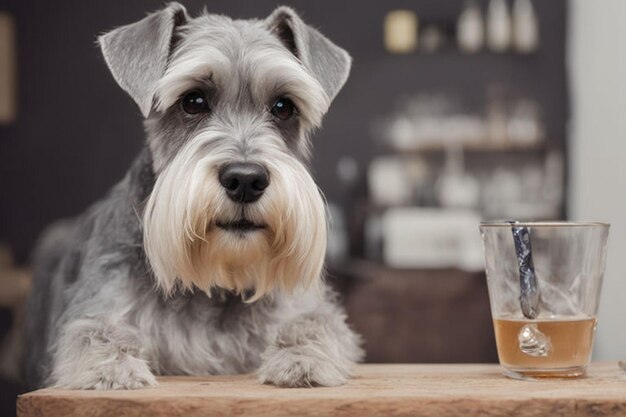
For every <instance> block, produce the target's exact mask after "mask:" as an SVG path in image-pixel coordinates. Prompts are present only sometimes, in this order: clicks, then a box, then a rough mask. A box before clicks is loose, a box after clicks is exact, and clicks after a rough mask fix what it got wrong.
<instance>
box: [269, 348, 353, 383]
mask: <svg viewBox="0 0 626 417" xmlns="http://www.w3.org/2000/svg"><path fill="white" fill-rule="evenodd" d="M258 376H259V381H261V383H263V384H272V385H276V386H278V387H284V388H297V387H315V386H324V387H335V386H338V385H343V384H345V383H346V382H347V381H348V377H349V376H350V373H349V371H348V369H346V368H345V366H343V365H342V364H338V363H334V362H333V361H332V360H330V359H327V360H323V359H321V358H317V357H311V356H308V355H306V354H303V353H301V352H298V348H296V347H291V348H285V349H281V350H279V351H276V352H273V353H272V354H271V355H267V356H266V357H265V360H264V362H263V364H262V365H261V367H260V368H259V370H258Z"/></svg>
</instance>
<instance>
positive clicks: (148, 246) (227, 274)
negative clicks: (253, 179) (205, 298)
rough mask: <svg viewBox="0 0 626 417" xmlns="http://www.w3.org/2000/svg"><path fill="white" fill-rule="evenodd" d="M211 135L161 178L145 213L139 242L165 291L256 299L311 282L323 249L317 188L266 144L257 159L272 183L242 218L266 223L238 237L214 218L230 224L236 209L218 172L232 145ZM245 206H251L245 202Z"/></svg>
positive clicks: (287, 157) (232, 152) (316, 278)
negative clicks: (218, 145) (218, 291)
mask: <svg viewBox="0 0 626 417" xmlns="http://www.w3.org/2000/svg"><path fill="white" fill-rule="evenodd" d="M215 141H216V139H215V138H210V137H205V138H203V139H201V140H198V139H197V138H196V140H193V141H192V142H191V143H190V144H188V145H187V146H185V147H184V148H183V149H182V150H181V152H180V153H179V154H178V155H176V157H175V158H174V160H172V162H171V163H170V164H169V165H168V166H167V167H166V168H165V169H164V171H163V172H161V174H160V175H159V176H158V178H157V181H156V184H155V186H154V190H153V191H152V194H151V195H150V198H149V200H148V202H147V205H146V208H145V212H144V219H143V225H144V247H145V251H146V254H147V256H148V260H149V262H150V265H151V267H152V270H153V272H154V275H155V277H156V282H157V285H158V286H159V287H160V288H161V289H162V290H163V291H164V292H165V293H166V294H171V293H172V292H174V291H176V290H193V288H194V286H195V287H197V288H199V289H201V290H203V291H205V292H207V293H210V289H211V288H213V287H220V288H225V289H229V290H233V291H236V292H239V293H241V294H243V293H244V290H247V289H252V290H253V291H254V295H253V296H252V297H251V298H249V301H254V300H256V299H258V298H260V297H262V296H263V295H265V294H268V293H271V292H272V291H274V290H281V291H288V292H290V291H293V290H294V289H297V288H307V287H310V286H311V285H316V284H317V283H318V282H319V280H320V277H321V274H322V268H323V264H324V256H325V252H326V238H327V224H326V211H325V205H324V201H323V199H322V196H321V193H320V191H319V189H318V188H317V186H316V184H315V183H314V181H313V179H312V178H311V176H310V175H309V173H308V172H307V170H306V168H305V167H304V166H303V165H302V164H301V163H300V162H299V161H297V160H296V159H295V158H293V157H292V156H290V155H288V154H287V153H286V152H284V151H282V150H281V149H279V148H280V147H279V146H276V148H275V149H265V150H264V153H265V154H266V155H267V154H271V158H264V159H263V160H260V159H257V158H255V161H259V162H262V163H263V164H264V165H265V166H266V167H267V169H268V171H269V173H270V181H271V183H270V186H269V187H268V188H267V189H266V191H265V193H264V194H263V196H262V197H261V199H260V200H259V201H258V202H256V203H254V204H251V205H246V207H245V208H244V210H245V215H246V218H248V219H250V220H251V221H254V222H255V223H263V224H266V225H267V227H266V228H265V229H262V230H257V231H252V232H247V233H245V234H238V233H236V232H235V233H233V232H229V231H225V230H222V229H220V228H218V227H217V226H216V222H217V221H222V222H224V221H234V220H237V219H238V218H239V217H240V216H241V207H240V206H239V205H236V204H234V203H233V202H231V201H230V200H228V198H227V197H226V196H225V194H224V192H223V190H222V188H221V185H220V184H219V181H218V179H217V177H218V175H217V170H218V169H219V166H220V164H222V163H224V162H225V161H232V159H233V157H234V155H236V150H235V149H228V148H224V149H212V150H210V151H209V150H205V149H209V148H211V143H212V142H215ZM248 206H249V207H248Z"/></svg>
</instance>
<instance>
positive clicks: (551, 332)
mask: <svg viewBox="0 0 626 417" xmlns="http://www.w3.org/2000/svg"><path fill="white" fill-rule="evenodd" d="M480 232H481V236H482V241H483V249H484V254H485V268H486V273H487V285H488V289H489V300H490V303H491V314H492V318H493V324H494V330H495V337H496V345H497V349H498V358H499V360H500V365H501V366H502V367H503V370H504V373H505V375H507V376H509V377H512V378H518V379H537V378H577V377H582V376H584V375H585V372H586V368H587V366H588V364H589V361H590V357H591V351H592V349H593V340H594V335H595V329H596V323H597V321H596V314H597V311H598V301H599V299H600V290H601V287H602V279H603V275H604V265H605V260H606V252H607V238H608V234H609V225H608V224H605V223H591V222H589V223H572V222H528V223H519V222H485V223H481V225H480ZM514 232H517V233H518V238H519V236H521V240H518V241H516V240H515V237H514ZM520 232H521V235H520V234H519V233H520ZM522 241H523V243H520V242H522ZM521 248H522V249H525V250H526V253H525V254H522V253H521ZM529 261H530V262H529ZM524 262H525V264H524ZM529 274H530V275H529ZM529 276H530V278H531V279H530V280H529V279H528V278H529ZM529 282H530V284H529ZM529 286H530V287H532V288H529ZM524 303H526V306H525V307H524V306H523V304H524ZM529 304H533V305H532V307H529Z"/></svg>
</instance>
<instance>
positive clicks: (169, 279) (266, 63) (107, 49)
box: [99, 3, 350, 299]
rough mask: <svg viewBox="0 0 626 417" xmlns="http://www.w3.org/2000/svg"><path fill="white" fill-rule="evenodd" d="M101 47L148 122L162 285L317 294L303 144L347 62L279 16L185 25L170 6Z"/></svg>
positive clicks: (316, 251)
mask: <svg viewBox="0 0 626 417" xmlns="http://www.w3.org/2000/svg"><path fill="white" fill-rule="evenodd" d="M99 42H100V45H101V48H102V52H103V54H104V57H105V60H106V62H107V64H108V66H109V68H110V70H111V72H112V73H113V76H114V78H115V79H116V81H117V82H118V84H119V85H120V86H121V87H122V88H123V89H124V90H125V91H126V92H127V93H128V94H129V95H130V96H131V97H132V98H133V99H134V100H135V101H136V103H137V104H138V106H139V108H140V110H141V112H142V114H143V115H144V117H145V118H146V121H145V125H146V130H147V133H148V139H147V140H148V146H149V148H150V150H151V153H152V157H153V168H154V171H155V173H156V183H155V186H154V189H153V191H152V193H151V195H150V197H149V200H148V201H147V204H146V207H145V212H144V216H143V223H144V224H143V226H144V246H145V250H146V254H147V256H148V259H149V261H150V264H151V267H152V269H153V271H154V275H155V277H156V279H157V283H158V284H159V286H160V287H161V288H162V289H164V290H165V291H166V292H168V293H169V292H172V291H174V290H176V289H179V288H180V289H191V288H193V287H198V288H200V289H202V290H204V291H207V292H208V291H210V289H211V288H212V287H221V288H227V289H232V290H235V291H239V292H241V291H243V290H245V289H254V291H255V295H254V297H253V299H256V298H258V297H260V296H262V295H264V294H266V293H269V292H271V291H273V290H276V289H280V290H288V291H289V290H293V289H294V288H296V287H298V286H308V285H311V284H312V283H315V282H317V281H318V279H319V277H320V275H321V272H322V268H323V262H324V255H325V250H326V227H327V226H326V215H325V206H324V202H323V199H322V196H321V194H320V192H319V190H318V188H317V186H316V184H315V183H314V181H313V179H312V178H311V175H310V173H309V171H308V169H307V163H308V159H309V148H310V142H309V134H310V133H311V132H312V131H313V130H314V129H315V128H317V127H318V126H319V125H320V122H321V120H322V116H323V115H324V114H325V113H326V111H327V110H328V107H329V105H330V102H331V101H332V100H333V98H334V97H335V95H336V94H337V93H338V92H339V90H340V89H341V87H342V86H343V84H344V83H345V81H346V79H347V77H348V72H349V70H350V57H349V55H348V54H347V53H346V52H345V51H344V50H343V49H341V48H339V47H337V46H336V45H334V44H333V43H331V42H330V41H329V40H328V39H327V38H325V37H324V36H323V35H322V34H320V33H319V32H318V31H317V30H315V29H313V28H312V27H310V26H307V25H306V24H305V23H303V21H302V20H301V19H300V18H299V17H298V15H297V14H296V13H295V12H294V11H293V10H291V9H289V8H286V7H280V8H278V9H276V10H275V11H274V12H273V13H272V14H271V15H270V16H269V17H268V18H267V19H265V20H231V19H230V18H228V17H224V16H218V15H211V14H207V13H204V14H202V15H201V16H199V17H197V18H194V19H192V18H190V17H189V16H188V15H187V13H186V11H185V9H184V7H183V6H181V5H180V4H178V3H171V4H169V5H168V6H167V7H166V8H165V9H163V10H161V11H159V12H156V13H153V14H151V15H148V16H147V17H146V18H145V19H143V20H141V21H139V22H137V23H134V24H131V25H128V26H124V27H120V28H117V29H115V30H113V31H111V32H109V33H106V34H104V35H103V36H101V37H100V39H99Z"/></svg>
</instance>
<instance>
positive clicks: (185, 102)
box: [181, 91, 209, 114]
mask: <svg viewBox="0 0 626 417" xmlns="http://www.w3.org/2000/svg"><path fill="white" fill-rule="evenodd" d="M181 105H182V107H183V110H184V111H185V113H189V114H198V113H202V112H206V111H207V110H209V103H208V101H207V99H206V97H204V94H203V93H202V92H201V91H190V92H189V93H187V94H185V96H184V97H183V99H182V101H181Z"/></svg>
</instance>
